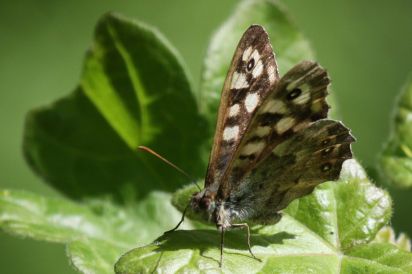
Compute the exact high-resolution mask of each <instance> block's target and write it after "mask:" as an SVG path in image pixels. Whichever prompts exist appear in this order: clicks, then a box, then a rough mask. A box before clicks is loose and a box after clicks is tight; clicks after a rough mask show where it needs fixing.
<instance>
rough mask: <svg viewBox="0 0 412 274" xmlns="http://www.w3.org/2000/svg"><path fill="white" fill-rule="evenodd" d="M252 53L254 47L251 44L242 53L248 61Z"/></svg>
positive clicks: (244, 59)
mask: <svg viewBox="0 0 412 274" xmlns="http://www.w3.org/2000/svg"><path fill="white" fill-rule="evenodd" d="M251 53H252V47H251V46H250V47H248V48H247V49H246V50H245V51H244V52H243V55H242V60H243V61H245V62H246V61H247V60H249V57H250V54H251Z"/></svg>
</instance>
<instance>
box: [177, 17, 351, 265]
mask: <svg viewBox="0 0 412 274" xmlns="http://www.w3.org/2000/svg"><path fill="white" fill-rule="evenodd" d="M329 84H330V79H329V77H328V74H327V72H326V71H325V69H323V68H322V67H321V66H320V65H319V64H317V63H316V62H312V61H303V62H301V63H299V64H297V65H296V66H294V67H293V68H292V69H290V70H289V71H288V72H287V73H286V74H285V75H284V76H283V77H282V78H280V77H279V73H278V66H277V64H276V59H275V56H274V53H273V50H272V46H271V44H270V41H269V37H268V34H267V32H266V31H265V30H264V28H263V27H262V26H259V25H252V26H250V27H249V28H248V29H247V30H246V32H245V33H244V34H243V36H242V38H241V39H240V42H239V44H238V46H237V48H236V50H235V54H234V56H233V59H232V62H231V65H230V67H229V71H228V74H227V77H226V80H225V82H224V86H223V90H222V95H221V100H220V106H219V112H218V118H217V125H216V131H215V135H214V141H213V147H212V151H211V154H210V159H209V165H208V168H207V173H206V178H205V186H204V188H203V189H202V190H201V191H199V192H197V193H195V194H193V196H192V198H191V200H190V203H189V205H188V207H186V209H185V211H184V212H183V216H182V219H181V221H180V222H179V224H178V225H177V226H176V227H175V228H174V229H172V230H170V231H174V230H175V229H177V228H178V227H179V225H180V224H181V223H182V222H183V220H184V216H185V213H186V210H187V209H188V208H191V209H192V210H193V211H195V212H198V213H203V214H204V215H205V216H206V218H208V219H209V220H211V221H212V222H213V223H215V224H216V227H217V229H218V230H219V231H220V233H221V243H220V266H222V262H223V247H224V233H225V231H226V230H229V229H232V228H245V229H246V232H247V241H248V242H247V244H248V248H249V252H250V254H251V255H252V256H253V257H254V258H256V257H255V255H254V254H253V252H252V250H251V247H250V230H249V225H248V223H253V224H274V223H276V222H278V221H279V220H280V218H281V213H280V211H281V210H282V209H284V208H286V207H287V206H288V205H289V204H290V203H291V202H292V201H293V200H295V199H297V198H300V197H302V196H305V195H308V194H310V193H311V192H312V191H313V190H314V188H315V187H316V186H317V185H319V184H321V183H323V182H326V181H332V180H336V179H338V178H339V174H340V171H341V168H342V164H343V162H344V161H345V160H347V159H350V158H352V151H351V143H352V142H354V141H355V139H354V137H353V136H352V135H351V133H350V130H349V129H348V128H346V127H345V126H344V125H343V124H342V123H341V122H339V121H334V120H330V119H326V117H327V113H328V109H329V106H328V104H327V102H326V99H325V98H326V96H327V94H328V91H327V89H328V86H329ZM170 231H169V232H170ZM256 259H257V258H256Z"/></svg>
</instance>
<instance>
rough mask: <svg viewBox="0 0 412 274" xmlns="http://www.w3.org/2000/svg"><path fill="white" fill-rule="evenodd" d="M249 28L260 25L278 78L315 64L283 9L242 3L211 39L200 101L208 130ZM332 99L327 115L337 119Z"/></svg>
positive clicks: (256, 1)
mask: <svg viewBox="0 0 412 274" xmlns="http://www.w3.org/2000/svg"><path fill="white" fill-rule="evenodd" d="M252 24H260V25H262V26H263V27H264V28H265V29H266V31H267V32H268V34H269V37H270V41H271V43H272V46H273V50H274V51H275V54H276V59H277V62H278V65H279V72H280V74H281V75H283V74H285V73H286V72H287V71H288V70H289V69H290V68H292V67H293V66H294V65H296V64H297V63H299V62H300V61H303V60H316V58H315V55H314V53H313V51H312V49H311V47H310V45H309V42H308V41H307V40H306V38H305V37H304V36H303V35H302V33H301V32H300V31H299V30H298V28H297V27H296V26H295V24H294V23H293V22H292V21H291V20H290V18H289V16H288V14H287V13H286V12H285V11H284V9H283V8H281V7H279V4H278V1H274V0H273V1H272V0H245V1H242V2H241V3H240V4H239V5H238V7H237V8H236V10H235V11H234V13H233V14H232V15H231V17H230V18H229V19H228V20H227V21H226V22H225V23H224V24H223V25H222V26H221V27H220V28H219V29H218V30H217V32H216V33H215V34H214V35H213V37H212V40H211V42H210V44H209V48H208V50H207V54H206V58H205V62H204V68H203V75H202V83H201V89H200V95H199V98H200V102H202V105H201V111H202V113H204V114H205V115H206V117H207V118H208V120H209V125H210V128H211V129H214V127H215V121H216V116H217V109H218V106H219V100H220V92H221V90H222V87H223V82H224V80H225V78H226V73H227V71H228V68H229V65H230V62H231V60H232V56H233V53H234V52H235V48H236V46H237V43H238V42H239V40H240V38H241V36H242V34H243V32H244V31H245V30H246V29H247V28H248V27H249V26H250V25H252ZM332 96H333V94H332ZM332 96H328V101H329V102H330V103H332V105H333V106H334V107H333V108H332V109H331V113H330V114H331V117H336V116H337V110H336V106H335V105H336V104H334V100H333V98H332Z"/></svg>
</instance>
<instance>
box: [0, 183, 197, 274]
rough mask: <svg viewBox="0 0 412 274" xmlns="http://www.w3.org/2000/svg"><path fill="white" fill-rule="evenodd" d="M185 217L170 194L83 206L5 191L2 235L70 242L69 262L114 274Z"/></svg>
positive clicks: (85, 269)
mask: <svg viewBox="0 0 412 274" xmlns="http://www.w3.org/2000/svg"><path fill="white" fill-rule="evenodd" d="M180 216H181V214H180V212H178V211H177V210H176V209H174V208H173V207H171V205H170V195H169V194H165V193H161V192H152V193H151V194H149V195H148V196H147V197H146V198H145V199H143V200H142V201H141V202H139V203H133V204H129V205H128V206H125V207H119V206H116V205H114V204H113V203H111V202H109V201H101V200H95V201H90V202H89V203H88V204H87V205H79V204H77V203H74V202H71V201H68V200H65V199H56V198H45V197H42V196H39V195H35V194H31V193H27V192H21V191H8V190H4V191H1V192H0V228H1V229H2V230H4V231H6V232H9V233H11V234H13V235H17V236H21V237H30V238H33V239H37V240H45V241H50V242H58V243H67V253H68V257H69V259H70V260H71V262H72V264H73V265H74V267H75V268H76V269H78V270H80V271H81V272H83V273H112V272H113V265H114V263H115V262H116V260H117V259H118V258H119V257H120V255H121V254H122V253H124V252H126V251H127V250H129V249H131V248H133V247H136V246H139V245H142V244H147V243H150V242H151V241H153V240H154V239H156V238H157V237H158V236H159V235H161V234H162V233H163V232H164V231H166V230H168V229H170V228H171V227H173V225H174V224H175V223H177V222H178V220H179V219H180ZM185 227H187V228H188V227H190V224H189V223H186V224H185Z"/></svg>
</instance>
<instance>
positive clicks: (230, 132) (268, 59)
mask: <svg viewBox="0 0 412 274" xmlns="http://www.w3.org/2000/svg"><path fill="white" fill-rule="evenodd" d="M278 78H279V76H278V69H277V65H276V62H275V58H274V55H273V50H272V46H271V45H270V42H269V38H268V35H267V33H266V31H265V30H264V29H263V28H262V27H261V26H255V25H254V26H251V27H250V28H249V29H248V30H247V31H246V32H245V33H244V35H243V37H242V38H241V40H240V42H239V44H238V47H237V49H236V52H235V54H234V57H233V59H232V63H231V66H230V69H229V72H228V74H227V77H226V80H225V83H224V86H223V91H222V95H221V100H220V106H219V113H218V120H217V126H216V131H215V137H214V142H213V148H212V152H211V156H210V161H209V166H208V170H207V175H206V180H205V187H208V186H210V185H211V184H214V183H215V184H216V188H217V187H218V184H219V183H221V182H222V181H223V177H224V175H225V174H226V173H228V172H229V167H230V165H231V163H232V162H233V160H234V156H235V155H236V151H237V149H238V147H239V144H240V143H241V141H242V139H243V138H244V137H245V132H246V131H247V130H248V128H249V126H250V121H251V119H252V117H253V116H254V115H255V113H256V110H257V109H259V106H260V105H261V103H262V101H264V98H265V97H266V96H267V94H268V93H269V91H270V90H272V89H273V87H274V85H275V83H276V81H277V80H278Z"/></svg>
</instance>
